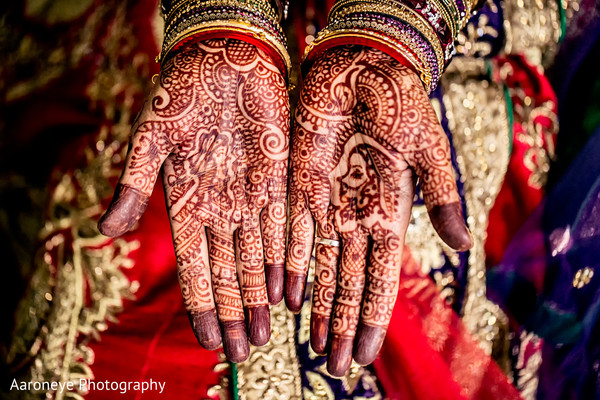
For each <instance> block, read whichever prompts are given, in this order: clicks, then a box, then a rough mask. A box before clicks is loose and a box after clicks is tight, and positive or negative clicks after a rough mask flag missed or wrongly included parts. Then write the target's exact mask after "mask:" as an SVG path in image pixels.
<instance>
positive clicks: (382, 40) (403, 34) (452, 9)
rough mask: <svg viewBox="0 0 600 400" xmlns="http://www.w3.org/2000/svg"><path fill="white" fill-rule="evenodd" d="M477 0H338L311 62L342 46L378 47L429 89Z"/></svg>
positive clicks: (312, 47)
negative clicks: (415, 75) (410, 71)
mask: <svg viewBox="0 0 600 400" xmlns="http://www.w3.org/2000/svg"><path fill="white" fill-rule="evenodd" d="M477 2H478V0H402V1H400V0H338V1H336V3H335V5H334V6H333V7H332V9H331V11H330V12H329V16H328V21H327V26H326V27H325V29H323V30H322V31H321V32H319V34H318V35H317V38H316V39H315V40H314V41H313V42H312V43H311V44H309V45H308V46H307V48H306V51H305V53H304V62H305V65H306V66H309V65H310V64H311V63H312V61H314V60H315V59H317V58H318V57H319V56H320V55H321V54H323V53H324V52H325V51H327V50H328V49H331V48H333V47H335V46H341V45H350V44H355V45H364V46H370V47H374V48H376V49H378V50H381V51H383V52H384V53H386V54H388V55H389V56H391V57H393V58H395V59H396V60H398V61H399V62H401V63H403V64H404V65H406V66H407V67H409V68H411V69H412V70H413V71H415V72H416V73H417V74H418V75H419V76H420V77H421V80H422V82H423V85H424V86H425V89H426V90H427V92H428V93H431V92H432V91H433V90H434V89H435V87H436V86H437V83H438V81H439V78H440V76H441V74H442V72H443V71H444V68H445V67H446V66H447V65H448V63H449V61H450V59H451V58H452V55H453V54H454V40H455V39H456V35H457V34H458V32H459V31H460V30H461V29H462V28H463V27H464V25H465V24H466V23H467V20H468V16H469V15H470V14H471V12H472V10H473V9H474V8H475V6H476V5H477Z"/></svg>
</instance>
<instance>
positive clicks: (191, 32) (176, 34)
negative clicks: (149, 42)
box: [157, 0, 292, 79]
mask: <svg viewBox="0 0 600 400" xmlns="http://www.w3.org/2000/svg"><path fill="white" fill-rule="evenodd" d="M285 8H286V5H285V4H284V3H283V2H282V1H277V2H276V3H275V4H271V3H270V2H269V0H179V1H174V2H173V4H172V6H171V7H170V9H168V10H165V13H166V15H165V38H164V42H163V47H162V51H161V53H160V55H159V56H158V57H157V61H158V62H163V61H164V60H166V59H167V58H168V56H169V55H170V54H172V53H173V52H174V51H175V50H177V49H179V48H181V47H182V46H183V45H184V44H186V43H188V42H191V41H198V40H206V39H215V38H233V39H239V40H244V41H246V42H249V43H251V44H253V45H255V46H256V47H258V48H260V49H261V50H263V51H265V52H266V53H267V54H268V55H269V56H270V57H271V58H272V59H273V61H274V62H275V64H276V65H277V66H278V67H279V69H280V70H281V73H282V74H283V76H284V77H285V78H286V79H287V77H288V76H289V72H290V69H291V66H292V62H291V60H290V56H289V54H288V51H287V44H286V40H285V36H284V34H283V30H282V29H281V26H280V24H279V22H280V19H281V18H282V16H283V15H284V14H285V11H286V10H285Z"/></svg>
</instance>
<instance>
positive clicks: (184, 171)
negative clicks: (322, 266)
mask: <svg viewBox="0 0 600 400" xmlns="http://www.w3.org/2000/svg"><path fill="white" fill-rule="evenodd" d="M132 132H133V135H132V137H131V144H130V150H129V152H128V156H127V160H126V166H125V169H124V171H123V174H122V176H121V178H120V181H119V188H120V189H119V192H118V193H116V195H115V199H114V200H113V203H112V204H111V207H110V208H109V210H108V211H107V213H106V215H105V216H104V217H103V219H102V220H101V222H100V224H99V227H100V229H101V231H102V232H103V233H105V234H109V235H111V236H115V235H119V234H121V233H123V232H124V231H125V230H126V229H128V228H130V227H131V226H132V225H133V224H134V223H135V221H137V220H138V219H139V217H140V216H141V214H142V213H143V209H144V207H145V204H146V203H147V199H148V197H149V196H150V194H151V192H152V189H153V186H154V183H155V180H156V178H157V176H158V173H159V171H160V169H161V168H162V180H163V187H164V190H165V196H166V202H167V208H168V212H169V217H170V220H171V229H172V234H173V243H174V247H175V253H176V257H177V263H178V269H179V281H180V285H181V291H182V294H183V298H184V303H185V306H186V308H187V310H188V311H189V313H190V321H191V322H192V325H193V327H194V330H195V333H196V336H197V338H198V340H199V342H200V344H201V345H203V346H204V347H206V348H210V349H213V348H216V347H217V346H218V345H219V344H220V343H221V333H220V331H221V329H222V331H223V343H224V347H225V353H226V355H227V357H228V358H229V359H230V360H231V361H234V362H239V361H242V360H244V359H246V358H247V357H248V354H249V345H248V337H249V339H250V341H251V342H252V343H253V344H255V345H263V344H265V343H266V342H267V341H268V340H269V337H270V319H269V308H268V303H269V300H272V301H278V300H277V293H279V294H278V296H279V300H281V297H282V293H283V263H284V258H285V213H286V197H285V192H286V184H287V158H288V153H289V147H288V133H289V100H288V95H287V90H286V86H285V82H284V79H283V77H282V76H281V73H280V72H279V70H278V69H277V67H276V66H275V65H274V64H273V62H272V61H271V60H270V58H269V57H268V56H267V55H266V54H265V53H263V52H262V51H261V50H259V49H257V48H256V47H254V46H252V45H250V44H247V43H245V42H241V41H238V40H233V39H222V40H210V41H205V42H202V43H194V44H190V45H188V46H187V47H186V48H184V49H183V50H182V51H181V52H179V53H178V54H176V55H174V56H173V57H172V58H171V59H169V60H168V61H167V62H166V63H165V64H164V65H163V69H162V71H161V74H160V78H159V80H158V82H157V83H156V84H155V86H154V88H153V90H152V92H151V93H150V96H149V100H147V102H146V104H145V106H144V108H143V110H142V112H141V114H140V116H139V117H138V120H137V121H136V123H135V125H134V127H133V130H132ZM120 193H124V194H125V195H127V196H125V197H124V196H122V195H120ZM120 204H122V206H119V205H120ZM265 266H267V268H268V270H267V276H269V277H270V279H271V280H272V281H273V282H274V284H273V285H269V286H270V287H269V293H267V285H266V283H267V282H266V281H265ZM269 284H270V282H269ZM245 321H247V328H246V324H245ZM219 324H220V326H221V327H219Z"/></svg>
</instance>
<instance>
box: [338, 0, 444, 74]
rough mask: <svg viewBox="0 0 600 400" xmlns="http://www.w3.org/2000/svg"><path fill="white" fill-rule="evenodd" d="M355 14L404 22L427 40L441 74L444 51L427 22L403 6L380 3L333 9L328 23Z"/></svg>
mask: <svg viewBox="0 0 600 400" xmlns="http://www.w3.org/2000/svg"><path fill="white" fill-rule="evenodd" d="M353 1H356V0H353ZM357 13H363V15H365V16H366V15H367V13H373V14H380V15H386V16H389V17H392V18H394V19H397V20H399V21H405V22H406V23H408V24H409V25H411V26H413V27H414V28H416V29H417V30H418V31H419V32H420V33H421V34H422V35H423V36H424V37H425V38H427V41H428V42H429V43H430V45H431V46H433V50H434V52H435V54H436V57H437V63H438V68H439V69H440V70H439V71H438V72H439V73H440V74H441V72H442V69H443V67H444V50H443V49H442V43H441V41H440V39H439V37H438V35H437V34H436V32H435V31H434V30H433V28H432V27H431V25H429V23H428V22H427V20H425V19H423V17H421V15H419V14H418V13H416V12H414V11H413V10H411V9H410V8H408V7H406V6H405V5H403V4H401V5H400V6H399V7H392V6H390V5H387V4H385V3H383V2H382V3H377V4H356V5H350V6H349V7H346V8H344V9H342V10H340V9H335V7H334V8H332V10H331V13H330V14H329V21H330V22H333V23H335V22H340V21H343V20H344V18H345V17H346V16H348V15H349V14H357ZM328 25H329V23H328Z"/></svg>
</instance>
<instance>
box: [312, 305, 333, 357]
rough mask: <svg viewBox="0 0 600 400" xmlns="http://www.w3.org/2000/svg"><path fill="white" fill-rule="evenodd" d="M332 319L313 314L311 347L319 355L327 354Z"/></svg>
mask: <svg viewBox="0 0 600 400" xmlns="http://www.w3.org/2000/svg"><path fill="white" fill-rule="evenodd" d="M329 321H330V318H328V317H324V316H322V315H318V314H313V315H312V316H311V318H310V346H311V347H312V349H313V351H314V352H315V353H317V354H319V355H324V354H325V353H326V352H327V335H328V334H329Z"/></svg>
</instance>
